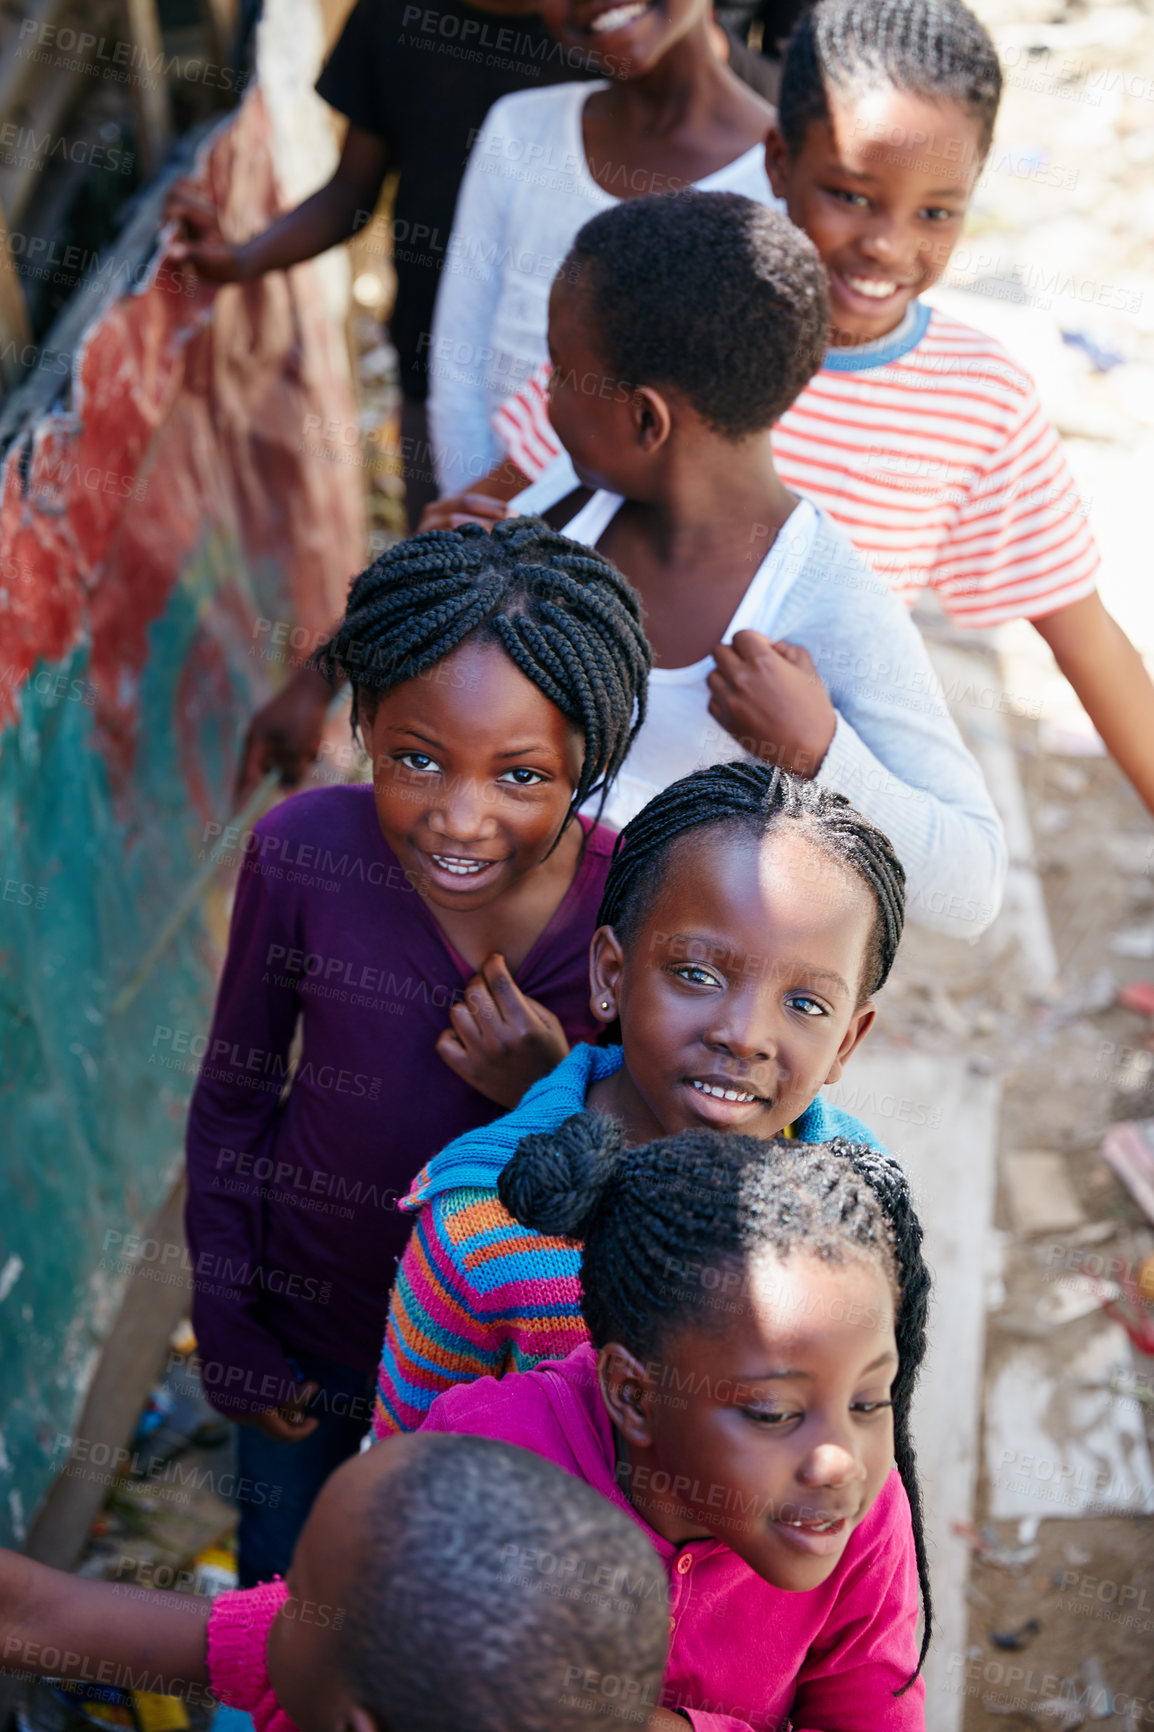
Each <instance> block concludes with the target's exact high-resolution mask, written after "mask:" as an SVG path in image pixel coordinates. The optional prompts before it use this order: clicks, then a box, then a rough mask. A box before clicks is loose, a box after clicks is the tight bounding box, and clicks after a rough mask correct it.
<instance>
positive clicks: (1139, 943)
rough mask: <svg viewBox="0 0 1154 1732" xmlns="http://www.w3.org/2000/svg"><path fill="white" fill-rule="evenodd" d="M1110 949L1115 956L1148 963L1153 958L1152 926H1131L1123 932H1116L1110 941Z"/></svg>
mask: <svg viewBox="0 0 1154 1732" xmlns="http://www.w3.org/2000/svg"><path fill="white" fill-rule="evenodd" d="M1110 949H1111V950H1112V951H1113V953H1114V955H1115V956H1131V957H1133V958H1134V959H1135V960H1136V961H1138V962H1149V961H1150V959H1151V957H1154V926H1131V927H1129V928H1128V929H1127V930H1126V931H1125V932H1116V933H1115V934H1114V937H1113V938H1112V939H1111V940H1110Z"/></svg>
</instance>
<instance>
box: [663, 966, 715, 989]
mask: <svg viewBox="0 0 1154 1732" xmlns="http://www.w3.org/2000/svg"><path fill="white" fill-rule="evenodd" d="M673 972H674V974H675V975H676V976H677V978H678V980H688V981H689V982H690V984H691V985H692V986H720V985H721V982H720V980H718V978H717V976H716V974H714V973H713V972H712V971H711V970H710V969H708V968H703V967H702V966H701V964H700V963H699V962H681V963H679V964H678V965H677V967H676V968H675V969H674V970H673Z"/></svg>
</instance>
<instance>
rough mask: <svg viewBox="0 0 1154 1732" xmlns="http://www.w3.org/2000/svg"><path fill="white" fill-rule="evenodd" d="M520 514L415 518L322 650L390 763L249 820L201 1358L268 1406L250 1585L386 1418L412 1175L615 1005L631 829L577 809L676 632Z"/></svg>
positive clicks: (199, 1202)
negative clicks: (380, 1371) (609, 885)
mask: <svg viewBox="0 0 1154 1732" xmlns="http://www.w3.org/2000/svg"><path fill="white" fill-rule="evenodd" d="M500 528H501V530H502V531H503V533H501V534H499V535H497V536H493V537H490V536H488V535H486V534H485V533H484V531H482V530H479V529H474V528H471V527H468V526H467V527H466V528H465V529H463V530H460V531H447V532H446V531H433V532H430V533H428V534H424V535H418V536H414V537H412V538H411V539H410V540H408V541H406V542H402V543H401V544H400V545H399V546H397V547H394V548H392V549H390V551H389V552H388V553H386V554H384V555H383V556H382V557H381V558H380V559H378V560H376V561H375V562H374V563H373V565H371V566H370V567H369V569H368V570H367V571H365V572H363V573H362V574H361V576H360V577H358V578H357V579H356V580H355V582H354V583H353V586H352V589H351V591H350V595H349V603H348V608H347V611H346V614H345V617H344V620H343V621H342V623H341V625H340V627H339V629H338V630H337V632H336V634H335V635H334V637H333V638H332V639H331V640H330V642H329V643H328V644H326V645H325V646H324V647H323V648H322V650H321V651H320V652H319V653H318V657H317V660H318V665H319V667H320V669H321V671H322V672H323V673H324V674H325V675H326V676H327V677H329V678H330V679H333V680H334V681H335V679H336V678H337V677H338V676H341V677H344V678H347V679H349V680H350V681H351V682H352V685H353V689H354V699H353V712H352V714H353V725H354V727H358V726H359V728H360V731H361V736H362V738H363V740H364V744H365V749H366V751H367V752H368V753H369V755H370V756H371V758H372V764H373V786H372V788H367V787H338V788H329V789H325V790H322V791H317V792H312V793H307V794H301V795H298V796H297V797H296V798H294V799H291V800H287V801H285V802H284V803H283V804H282V805H280V806H279V807H277V808H276V809H275V810H274V811H273V812H271V813H270V814H269V815H268V816H267V817H266V818H264V819H262V820H261V822H260V823H259V824H258V825H257V826H256V828H255V830H254V831H253V832H252V834H251V837H248V838H246V839H245V849H244V860H243V864H242V869H241V875H240V883H239V886H238V890H237V897H236V907H235V910H234V913H233V919H232V930H231V934H230V938H229V947H228V956H227V958H226V961H225V966H224V972H223V975H222V977H221V983H220V992H219V997H218V1000H217V1007H216V1014H215V1017H214V1020H213V1027H212V1032H211V1034H210V1037H209V1045H208V1050H207V1053H206V1058H205V1063H204V1065H203V1067H202V1070H201V1074H200V1078H199V1080H198V1083H197V1087H196V1092H195V1094H194V1096H193V1100H192V1107H191V1112H190V1116H189V1125H188V1173H189V1198H188V1206H187V1212H186V1228H187V1233H188V1243H189V1249H190V1252H191V1255H192V1259H193V1265H194V1272H195V1296H194V1301H193V1325H194V1327H195V1330H196V1335H197V1341H198V1349H199V1354H200V1359H201V1372H202V1376H203V1379H204V1383H205V1386H206V1388H207V1390H208V1393H209V1396H210V1399H211V1400H212V1401H213V1402H214V1404H215V1405H216V1406H217V1407H218V1408H219V1409H220V1411H221V1412H223V1413H225V1414H227V1415H228V1416H229V1417H231V1418H235V1419H238V1420H241V1421H243V1422H244V1423H243V1424H242V1427H241V1431H240V1434H239V1452H240V1463H239V1466H240V1477H241V1480H242V1482H244V1483H245V1484H246V1485H247V1488H248V1496H247V1498H246V1499H242V1504H241V1522H240V1577H241V1582H242V1584H244V1585H247V1584H249V1583H252V1582H254V1581H258V1580H267V1579H268V1578H270V1577H271V1576H272V1575H274V1574H276V1573H278V1572H283V1571H284V1569H285V1568H287V1565H288V1561H289V1558H290V1556H291V1553H292V1547H293V1543H294V1541H295V1539H296V1536H297V1533H298V1532H299V1530H300V1527H301V1525H302V1524H303V1521H304V1519H305V1517H306V1515H307V1514H308V1510H309V1508H310V1506H311V1504H312V1501H313V1498H314V1497H315V1495H316V1493H317V1491H318V1490H319V1488H320V1486H321V1485H322V1484H323V1482H324V1480H325V1479H326V1478H327V1476H328V1474H329V1473H330V1472H331V1471H332V1470H333V1468H334V1467H336V1466H337V1465H338V1463H339V1462H340V1461H342V1460H343V1459H344V1458H345V1457H346V1456H348V1455H350V1454H351V1453H352V1452H353V1451H354V1450H355V1449H356V1448H357V1447H358V1444H359V1442H360V1438H361V1436H362V1435H363V1433H364V1431H365V1430H366V1428H367V1426H368V1423H369V1420H370V1417H371V1399H370V1397H371V1391H372V1374H373V1371H374V1370H375V1367H376V1361H377V1353H378V1348H379V1345H380V1340H381V1336H382V1332H383V1329H384V1321H385V1314H386V1311H387V1309H388V1298H389V1288H390V1285H391V1283H392V1280H393V1275H394V1272H395V1266H396V1260H397V1258H398V1257H399V1255H400V1252H401V1250H402V1249H403V1247H404V1242H405V1239H406V1237H407V1232H408V1225H409V1223H408V1221H407V1220H406V1218H405V1217H404V1216H403V1215H400V1214H398V1212H397V1209H396V1200H397V1198H398V1196H403V1195H404V1194H405V1192H406V1190H407V1189H408V1187H409V1185H410V1184H411V1182H412V1180H413V1179H414V1178H415V1176H416V1174H417V1172H418V1171H419V1170H420V1168H421V1167H422V1166H423V1165H424V1163H425V1162H426V1161H427V1160H429V1159H430V1157H431V1156H432V1155H433V1154H435V1153H436V1151H437V1150H438V1149H440V1148H442V1147H443V1146H444V1145H445V1144H446V1143H447V1142H450V1141H452V1139H453V1138H455V1137H457V1136H460V1135H461V1133H462V1132H463V1131H466V1130H469V1129H472V1128H473V1127H475V1126H478V1125H481V1124H484V1123H486V1122H487V1121H488V1120H490V1119H492V1118H494V1117H496V1116H497V1114H498V1112H499V1111H501V1110H502V1109H503V1108H507V1107H511V1106H513V1105H515V1104H516V1102H517V1101H518V1100H519V1099H520V1097H521V1095H522V1093H523V1092H524V1090H525V1089H526V1088H527V1087H528V1086H529V1085H530V1084H531V1083H532V1082H534V1081H536V1079H537V1078H538V1077H540V1076H543V1075H545V1074H546V1073H547V1072H548V1071H549V1070H551V1069H552V1067H553V1066H554V1065H555V1064H556V1063H557V1062H558V1060H559V1059H560V1058H562V1057H564V1055H565V1053H566V1052H567V1051H568V1049H569V1043H570V1042H571V1041H572V1042H576V1041H580V1040H585V1039H589V1038H590V1037H592V1036H593V1035H594V1034H595V1033H596V1031H597V1028H598V1024H597V1023H595V1022H594V1020H593V1017H592V1014H591V1012H590V1009H589V1003H588V998H589V987H588V973H587V970H588V962H587V955H588V947H589V940H590V938H591V936H592V933H593V929H594V926H595V925H596V915H597V909H598V905H599V902H600V898H601V890H602V886H603V883H604V879H605V875H606V872H607V870H608V865H609V852H610V848H611V845H612V840H613V838H612V835H611V833H609V832H608V831H606V830H605V829H603V828H602V827H601V826H599V825H595V824H592V823H590V822H588V821H587V820H585V819H582V818H579V817H578V815H577V814H578V808H579V807H580V806H581V805H582V804H583V803H584V802H585V801H587V800H588V799H589V798H590V796H591V795H592V796H594V797H595V796H596V795H597V793H598V791H599V790H603V789H604V788H605V787H606V786H607V785H608V784H609V782H610V781H611V780H612V778H613V776H614V775H615V774H616V772H617V770H618V768H619V767H620V765H621V763H622V761H623V759H624V757H625V755H626V753H627V751H628V750H629V746H630V744H631V742H632V739H633V736H634V734H635V732H636V730H637V727H638V726H639V725H640V723H641V720H642V719H643V717H644V710H645V678H646V674H647V671H648V666H649V651H648V646H647V644H646V641H645V637H644V634H643V632H642V630H641V626H640V620H639V612H638V605H637V601H636V598H635V597H634V595H633V592H632V590H631V589H630V588H629V586H628V585H627V584H626V583H625V581H624V579H623V578H622V577H621V576H620V575H619V573H618V572H617V571H616V570H615V569H614V568H613V566H611V565H610V564H609V563H608V562H607V561H606V560H605V559H603V558H602V557H600V556H599V555H597V554H595V553H591V552H590V551H589V550H588V549H587V548H584V547H579V546H577V545H576V544H575V543H573V542H570V541H567V540H566V539H565V538H564V537H563V536H560V535H557V534H555V533H554V532H552V531H551V530H548V529H547V528H546V527H545V525H544V524H542V523H540V522H539V521H537V520H535V519H528V520H515V521H514V522H513V523H512V524H510V525H502V526H500ZM298 1037H299V1042H300V1045H299V1052H298V1053H297V1056H296V1062H295V1065H294V1064H293V1061H292V1056H291V1055H292V1054H293V1052H294V1042H295V1041H296V1040H297V1039H298Z"/></svg>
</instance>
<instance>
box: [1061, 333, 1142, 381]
mask: <svg viewBox="0 0 1154 1732" xmlns="http://www.w3.org/2000/svg"><path fill="white" fill-rule="evenodd" d="M1062 341H1063V343H1068V344H1069V345H1070V347H1071V349H1080V350H1081V351H1082V353H1083V355H1085V356H1086V358H1087V360H1088V361H1089V363H1090V365H1091V366H1092V367H1093V369H1094V371H1095V372H1096V373H1112V372H1113V371H1114V368H1115V367H1121V366H1122V365H1123V363H1124V362H1125V360H1126V357H1125V355H1123V354H1120V353H1119V351H1118V350H1117V349H1112V348H1110V347H1109V345H1108V344H1106V343H1099V342H1098V341H1097V340H1096V339H1095V338H1094V337H1092V336H1090V334H1089V332H1088V331H1063V332H1062Z"/></svg>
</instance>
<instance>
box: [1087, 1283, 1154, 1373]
mask: <svg viewBox="0 0 1154 1732" xmlns="http://www.w3.org/2000/svg"><path fill="white" fill-rule="evenodd" d="M1082 1272H1083V1274H1085V1275H1087V1276H1088V1277H1089V1279H1090V1281H1091V1283H1092V1285H1093V1286H1095V1287H1096V1288H1097V1290H1098V1306H1099V1309H1100V1310H1102V1311H1104V1312H1105V1313H1106V1315H1107V1317H1109V1318H1110V1320H1111V1322H1113V1323H1120V1324H1121V1325H1122V1327H1123V1329H1124V1330H1125V1331H1126V1334H1127V1335H1128V1336H1129V1337H1130V1340H1131V1341H1132V1342H1133V1344H1134V1346H1135V1347H1136V1348H1137V1349H1138V1351H1139V1353H1149V1354H1154V1314H1152V1313H1151V1310H1150V1307H1149V1306H1148V1305H1147V1303H1146V1301H1145V1299H1144V1298H1143V1297H1142V1292H1141V1289H1140V1288H1139V1286H1138V1283H1137V1282H1136V1281H1135V1279H1134V1275H1133V1272H1132V1271H1131V1268H1130V1265H1129V1264H1128V1263H1123V1265H1122V1269H1121V1273H1120V1276H1119V1280H1120V1283H1121V1288H1122V1292H1121V1295H1120V1296H1118V1292H1117V1288H1115V1286H1114V1283H1113V1282H1112V1281H1103V1280H1102V1279H1101V1277H1100V1276H1098V1275H1095V1274H1093V1273H1092V1271H1091V1270H1090V1269H1089V1268H1088V1267H1087V1266H1086V1265H1083V1270H1082Z"/></svg>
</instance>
